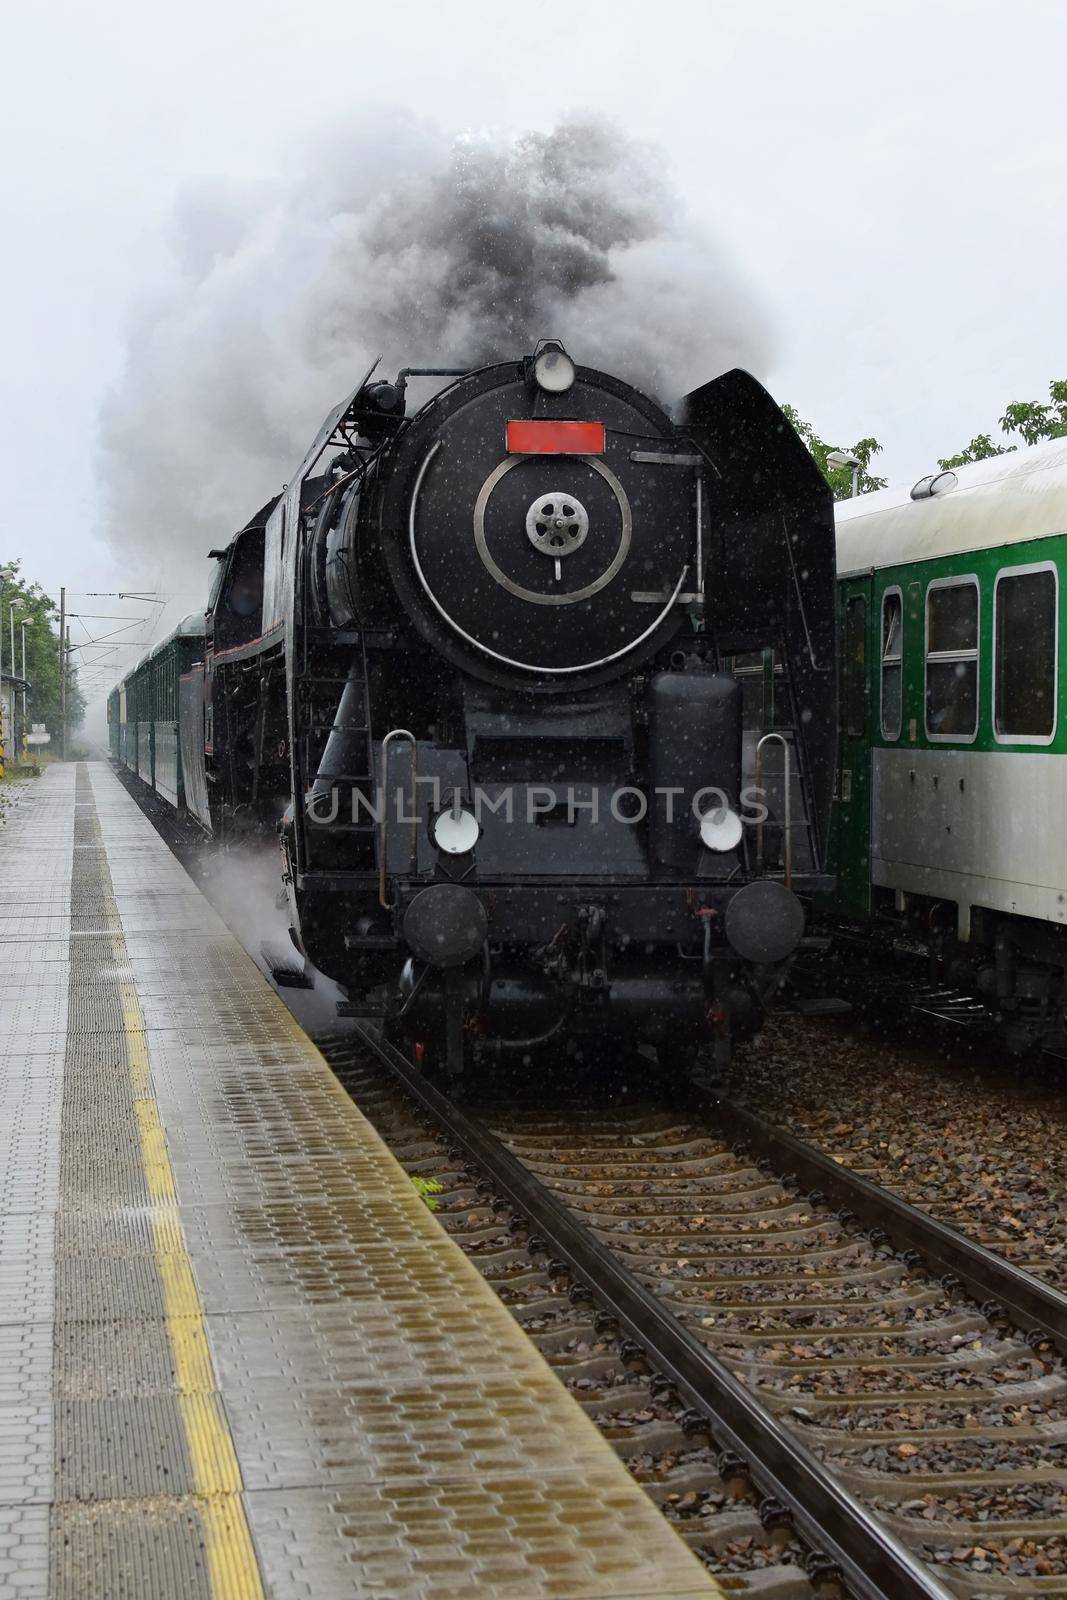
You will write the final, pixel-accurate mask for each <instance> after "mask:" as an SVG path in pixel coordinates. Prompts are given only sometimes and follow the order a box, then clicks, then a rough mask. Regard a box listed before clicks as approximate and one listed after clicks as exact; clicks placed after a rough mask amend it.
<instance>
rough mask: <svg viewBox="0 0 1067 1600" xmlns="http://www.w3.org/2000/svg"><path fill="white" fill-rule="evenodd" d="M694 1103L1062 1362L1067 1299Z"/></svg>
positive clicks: (756, 1126)
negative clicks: (1048, 1346)
mask: <svg viewBox="0 0 1067 1600" xmlns="http://www.w3.org/2000/svg"><path fill="white" fill-rule="evenodd" d="M701 1104H702V1108H703V1109H704V1111H705V1112H706V1113H708V1114H710V1115H711V1116H712V1117H713V1119H714V1121H715V1123H716V1125H718V1126H720V1127H721V1128H722V1129H723V1130H724V1131H725V1132H726V1134H727V1137H728V1138H731V1139H732V1140H734V1142H735V1143H736V1144H737V1145H738V1146H739V1147H741V1148H743V1149H745V1150H747V1151H749V1152H750V1153H751V1154H752V1155H753V1156H755V1157H756V1158H757V1159H759V1158H761V1157H762V1158H763V1159H764V1160H766V1161H769V1162H770V1163H771V1165H772V1166H773V1167H774V1168H775V1171H776V1173H778V1174H779V1175H780V1174H782V1173H785V1174H786V1175H787V1176H788V1175H793V1176H795V1178H796V1179H797V1181H798V1183H799V1184H800V1186H801V1188H802V1189H805V1190H807V1191H808V1193H809V1194H811V1193H818V1194H820V1195H822V1196H825V1198H826V1199H827V1200H828V1201H829V1202H830V1204H831V1205H833V1206H836V1207H839V1208H847V1209H848V1210H849V1211H852V1212H853V1213H854V1214H855V1215H856V1217H857V1218H858V1219H859V1220H860V1221H861V1222H862V1223H864V1225H865V1226H867V1227H868V1228H871V1227H874V1228H880V1229H881V1230H882V1231H883V1232H884V1233H885V1234H886V1236H887V1237H888V1239H889V1240H890V1242H891V1243H892V1244H893V1246H894V1248H895V1249H897V1250H914V1251H915V1252H916V1253H917V1254H918V1255H920V1256H921V1257H922V1259H923V1263H924V1265H925V1266H927V1267H928V1268H929V1269H931V1270H932V1271H933V1272H934V1273H935V1274H940V1275H942V1276H945V1277H951V1278H955V1279H956V1280H957V1281H958V1283H959V1285H960V1287H961V1288H963V1289H965V1290H966V1292H967V1293H968V1294H970V1295H972V1296H973V1297H974V1299H975V1300H977V1301H978V1303H979V1304H980V1305H981V1306H982V1309H983V1311H985V1312H986V1314H987V1315H988V1316H990V1317H995V1315H996V1313H997V1311H1002V1312H1003V1314H1004V1316H1005V1317H1006V1318H1007V1319H1008V1321H1009V1322H1011V1323H1012V1324H1013V1326H1014V1327H1016V1328H1018V1329H1019V1331H1020V1332H1021V1333H1023V1334H1024V1335H1025V1337H1026V1339H1027V1342H1028V1343H1029V1344H1030V1345H1031V1346H1034V1345H1036V1344H1044V1343H1049V1344H1052V1345H1054V1346H1055V1347H1056V1349H1057V1350H1059V1352H1060V1353H1061V1355H1064V1356H1067V1295H1065V1294H1062V1293H1061V1292H1060V1291H1059V1290H1058V1289H1053V1288H1051V1287H1050V1285H1049V1284H1047V1283H1042V1281H1041V1279H1040V1278H1035V1277H1034V1276H1033V1274H1032V1273H1030V1272H1024V1271H1023V1269H1022V1268H1021V1267H1016V1266H1013V1265H1012V1263H1011V1262H1010V1261H1005V1260H1004V1259H1003V1257H1001V1256H998V1255H996V1254H995V1253H994V1252H993V1251H992V1250H987V1249H986V1248H985V1246H984V1245H980V1244H977V1243H976V1242H975V1241H974V1240H973V1239H968V1238H967V1236H966V1234H963V1233H960V1232H958V1230H957V1229H955V1228H952V1227H950V1226H949V1225H948V1224H947V1223H945V1222H939V1221H938V1220H937V1218H936V1217H932V1216H930V1215H929V1213H927V1212H925V1211H921V1210H920V1209H919V1208H918V1207H917V1206H913V1205H911V1204H909V1202H908V1201H907V1200H901V1199H900V1198H899V1196H897V1195H895V1194H893V1193H892V1192H891V1191H890V1190H888V1189H884V1188H882V1186H881V1185H880V1184H877V1183H872V1182H871V1180H870V1179H869V1178H865V1177H863V1176H862V1175H861V1174H860V1173H858V1172H852V1171H851V1170H850V1169H849V1168H848V1167H846V1166H843V1165H842V1164H841V1162H839V1161H835V1160H834V1159H833V1157H832V1156H828V1155H824V1154H823V1152H822V1151H821V1150H817V1149H816V1148H815V1147H814V1146H813V1145H810V1144H805V1142H804V1141H803V1140H802V1139H798V1138H797V1137H796V1136H795V1134H791V1133H786V1132H785V1131H784V1130H783V1129H781V1128H775V1127H774V1126H773V1124H771V1123H769V1122H767V1121H765V1119H764V1118H763V1117H761V1116H759V1115H758V1114H757V1113H756V1112H754V1111H750V1110H749V1109H748V1107H747V1106H743V1105H739V1104H738V1103H737V1101H735V1100H730V1099H722V1100H719V1099H714V1098H703V1097H702V1101H701Z"/></svg>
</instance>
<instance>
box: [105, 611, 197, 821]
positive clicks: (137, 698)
mask: <svg viewBox="0 0 1067 1600" xmlns="http://www.w3.org/2000/svg"><path fill="white" fill-rule="evenodd" d="M203 655H204V613H203V612H202V611H196V612H193V613H192V614H191V615H190V616H187V617H185V618H184V619H183V620H182V621H181V622H180V623H179V624H178V627H177V628H176V629H175V631H174V633H172V634H171V635H170V636H169V638H166V639H164V640H162V641H161V643H159V644H157V645H155V646H153V648H152V649H151V650H149V651H148V652H147V653H146V654H145V655H143V656H142V657H141V659H140V660H139V661H138V662H137V664H136V665H135V666H134V667H133V668H132V669H131V670H130V671H129V672H128V673H127V674H126V676H125V678H123V680H122V682H121V683H120V684H118V685H117V686H116V688H114V689H113V690H112V691H111V694H110V695H109V696H108V703H107V716H108V747H109V750H110V753H111V757H112V760H114V761H115V762H117V763H118V764H119V765H121V766H124V767H126V768H127V769H128V770H129V771H130V772H133V773H136V774H137V776H138V777H139V778H140V779H141V780H142V781H143V782H144V783H146V784H148V786H149V787H150V788H152V789H154V790H155V791H156V793H157V794H158V795H160V796H161V798H162V799H164V800H166V801H167V802H168V803H169V804H170V805H172V806H182V805H184V803H185V802H184V794H185V790H184V781H183V776H182V759H181V741H180V738H179V731H178V701H179V692H180V690H179V685H180V681H181V678H182V675H183V674H184V673H187V672H188V671H189V668H190V667H191V666H192V664H193V662H194V661H201V660H202V659H203Z"/></svg>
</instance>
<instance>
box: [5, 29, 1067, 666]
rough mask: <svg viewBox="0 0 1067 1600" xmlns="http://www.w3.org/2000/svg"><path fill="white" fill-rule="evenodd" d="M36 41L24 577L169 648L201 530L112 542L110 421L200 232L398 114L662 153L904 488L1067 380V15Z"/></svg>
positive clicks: (18, 443) (794, 385)
mask: <svg viewBox="0 0 1067 1600" xmlns="http://www.w3.org/2000/svg"><path fill="white" fill-rule="evenodd" d="M5 44H6V50H5V55H6V69H7V70H6V72H5V74H4V92H3V94H2V95H0V148H2V149H3V151H4V157H3V161H2V164H0V216H2V220H3V225H4V226H3V234H4V240H5V243H4V248H3V250H2V252H0V307H2V308H3V309H2V317H3V336H2V352H3V360H2V376H0V384H2V390H0V393H2V416H3V427H2V429H0V451H2V463H0V465H2V470H3V482H4V485H5V495H4V501H5V513H6V514H5V517H4V526H3V532H2V536H0V555H2V556H3V557H5V558H11V557H20V558H21V559H22V561H23V564H24V572H25V574H26V575H27V576H28V577H31V578H36V579H38V580H39V581H40V582H41V583H42V584H44V586H45V587H46V588H47V589H49V591H50V592H53V593H56V592H57V591H58V588H59V585H60V584H61V583H66V584H67V586H68V587H69V588H70V589H71V590H72V591H75V592H77V593H81V592H84V591H88V590H94V589H99V590H109V589H118V588H133V587H137V586H143V585H147V586H149V587H152V588H157V589H159V590H160V591H162V592H165V593H167V594H169V595H170V597H171V603H170V605H169V607H168V613H167V616H166V617H164V618H163V619H161V620H160V621H159V622H158V623H157V624H155V626H156V631H157V634H158V633H159V632H160V631H161V630H162V629H163V628H165V627H166V626H167V625H168V623H169V620H170V619H171V618H173V617H175V616H177V615H179V614H181V613H182V612H183V611H186V610H189V609H191V608H192V607H193V606H194V605H196V604H197V603H198V602H200V601H201V600H202V593H200V592H198V589H197V587H196V586H195V585H192V584H190V581H189V578H188V575H187V572H186V571H185V570H184V569H181V567H180V564H178V563H176V562H175V560H174V548H175V541H176V540H177V539H178V538H179V537H180V534H179V533H178V532H176V530H175V529H174V528H166V527H161V528H160V529H159V533H158V538H153V539H150V540H149V541H147V543H148V545H149V547H150V548H149V549H148V550H147V551H146V548H145V543H146V542H145V540H144V539H143V538H138V539H137V540H131V546H130V550H129V551H128V552H123V551H122V550H118V551H116V550H115V549H113V548H112V547H111V546H109V545H108V544H106V543H104V542H102V541H101V538H100V529H101V518H102V501H101V485H100V475H99V443H98V440H99V414H100V409H101V405H102V402H103V401H104V399H105V396H106V395H107V393H108V391H109V389H110V388H111V387H112V386H113V385H114V384H115V383H116V381H117V379H118V377H119V374H120V372H121V368H122V364H123V361H124V357H125V349H126V340H127V334H128V330H129V329H130V327H131V326H132V325H133V322H134V319H136V318H137V317H139V316H142V315H143V313H144V311H145V307H146V305H149V304H150V303H151V301H152V298H153V296H155V295H156V294H157V293H158V292H159V286H160V285H161V284H163V283H165V282H166V281H167V280H168V278H169V277H171V276H172V275H173V272H174V261H173V253H172V243H173V238H174V227H173V219H174V216H175V208H176V205H178V204H179V203H181V201H182V197H183V195H187V194H188V192H189V190H190V189H191V188H192V189H194V190H196V189H197V188H198V186H201V185H204V184H207V185H208V186H210V187H212V188H214V189H215V190H216V192H217V191H218V188H219V186H220V185H225V183H226V182H227V181H229V180H232V181H233V182H234V183H236V184H238V185H241V186H244V185H246V184H249V183H261V184H262V185H263V186H264V194H269V193H270V192H271V189H272V186H274V185H276V184H277V183H279V182H281V181H284V182H286V183H291V182H292V181H293V179H294V178H295V177H299V175H300V174H301V172H302V171H308V170H309V165H310V166H312V167H313V165H314V163H315V162H316V161H317V160H319V159H321V156H320V152H321V151H322V149H323V147H324V141H325V140H328V139H329V137H330V130H331V129H336V130H337V134H336V137H337V142H338V147H339V148H343V139H344V130H345V129H346V128H347V127H348V126H349V124H350V121H351V119H352V118H353V116H359V115H361V114H363V113H365V111H366V109H367V108H368V107H369V108H372V109H373V110H374V114H375V115H377V116H378V117H380V122H381V141H382V148H383V150H384V149H386V148H388V146H389V142H390V127H391V118H390V112H389V109H388V108H389V107H390V106H396V107H398V108H402V109H403V110H404V111H406V112H408V113H414V114H415V115H416V116H421V117H425V118H427V119H429V120H430V121H432V122H434V123H436V124H438V125H439V126H442V127H444V128H445V129H464V128H467V129H474V130H484V129H499V130H501V131H502V132H514V131H523V130H528V129H544V130H548V129H549V128H551V127H553V126H554V125H555V124H556V123H557V122H558V121H559V120H560V119H561V118H562V117H567V116H573V115H579V116H581V115H589V114H598V115H605V116H608V117H611V118H614V119H615V120H616V121H617V122H618V123H619V124H620V125H621V126H622V127H623V128H624V129H625V130H626V132H627V133H628V134H629V135H631V136H633V137H637V138H639V139H647V140H652V141H655V142H656V143H657V144H658V145H659V146H660V147H661V148H662V150H663V152H664V156H665V160H666V163H667V166H668V168H669V172H670V177H671V181H672V182H673V184H674V186H675V188H676V189H677V190H679V191H680V193H681V194H682V195H683V196H684V198H685V200H686V202H687V204H688V206H689V208H690V209H691V211H692V212H693V213H694V215H695V216H696V218H697V219H698V220H699V221H700V222H701V223H702V224H704V225H705V226H706V227H707V228H708V229H709V230H710V231H711V232H712V234H713V235H714V236H715V238H716V240H717V241H718V244H719V246H720V247H721V250H720V254H722V253H723V252H724V253H725V255H726V257H727V258H728V260H729V262H730V264H731V266H732V269H733V272H734V275H735V276H736V277H737V278H738V279H739V280H740V281H741V282H742V283H743V284H744V285H745V288H746V299H747V301H748V302H749V303H750V304H751V305H752V306H753V307H755V308H756V309H755V311H754V312H753V315H754V316H757V317H758V318H759V320H760V322H761V331H760V337H759V339H758V340H756V341H755V342H756V344H757V345H758V346H759V348H761V349H765V350H766V351H767V352H768V353H767V357H766V367H765V370H763V371H761V372H760V373H759V376H760V377H761V378H762V379H763V380H764V381H765V382H766V383H767V384H768V386H769V387H770V388H771V390H772V392H774V393H775V394H776V396H777V397H778V398H779V399H782V400H791V401H792V402H793V403H794V404H795V405H796V406H797V407H798V408H799V409H800V411H801V412H802V413H803V414H804V415H806V416H807V417H809V418H810V419H811V421H813V422H814V423H815V425H816V427H817V428H818V429H819V431H820V432H821V433H822V434H823V435H824V436H825V437H832V438H833V439H834V440H835V441H837V442H841V443H848V442H851V441H852V440H853V439H854V438H856V437H858V436H860V435H861V434H865V433H874V434H876V435H877V436H878V438H879V439H880V440H881V441H882V443H883V445H884V446H885V454H884V456H883V457H882V458H881V465H880V467H879V469H878V470H881V471H882V472H883V473H885V474H886V475H888V476H889V477H890V479H891V480H908V479H913V478H915V477H918V476H919V475H920V474H921V473H922V472H924V471H926V470H928V469H929V468H930V467H931V465H932V464H933V461H934V458H935V457H936V456H937V455H939V454H945V453H947V452H949V451H951V450H954V449H956V448H958V447H959V446H960V445H962V444H963V443H965V442H966V441H967V440H968V439H969V438H970V437H971V436H972V435H973V434H974V433H976V432H979V431H985V430H988V429H990V428H991V427H992V426H993V424H994V423H995V419H996V417H997V416H998V415H999V414H1000V412H1001V410H1002V409H1003V406H1004V404H1005V402H1007V401H1008V400H1012V399H1022V398H1041V397H1043V396H1044V394H1045V391H1046V388H1047V384H1048V381H1049V380H1050V379H1051V378H1055V377H1067V349H1065V323H1067V316H1065V311H1064V287H1065V284H1064V279H1065V272H1064V264H1065V262H1067V205H1065V203H1064V201H1065V194H1064V189H1065V181H1064V179H1065V171H1067V164H1065V158H1067V123H1065V121H1064V117H1063V93H1064V90H1063V84H1064V73H1065V66H1067V51H1065V46H1067V20H1065V14H1064V12H1063V11H1062V8H1061V7H1060V6H1058V5H1056V4H1052V3H1049V4H1045V3H1026V0H1024V3H1021V4H1019V3H1016V4H1014V5H1012V6H1010V7H1007V6H1004V5H999V4H998V5H992V4H985V3H967V4H964V3H941V4H939V3H937V0H933V3H926V4H921V3H915V0H892V3H883V0H876V3H873V4H860V5H856V4H855V3H853V4H844V3H836V0H809V3H807V4H804V3H803V0H798V3H794V4H779V3H768V4H763V5H758V4H749V5H746V6H742V5H740V4H729V5H728V4H720V3H717V0H708V3H703V4H700V3H692V0H674V3H673V4H672V5H671V6H670V7H663V8H659V9H658V10H657V8H655V7H653V6H649V5H648V4H647V3H643V4H636V3H634V0H613V3H610V4H608V3H603V4H602V3H600V0H538V3H536V4H533V3H531V4H529V5H526V6H523V5H522V4H515V3H512V4H503V3H501V0H494V3H492V4H488V3H481V0H450V3H448V4H445V3H438V4H427V3H425V0H408V3H407V4H403V5H399V4H395V3H394V4H387V5H381V6H372V5H370V4H368V3H367V0H344V3H340V0H320V3H319V4H318V5H316V6H315V7H312V8H307V9H303V8H301V9H299V10H298V9H297V8H295V7H287V6H280V5H277V4H261V3H260V4H251V3H248V0H216V3H215V4H206V3H203V0H192V3H189V4H186V5H184V6H183V7H182V8H181V9H180V11H179V10H178V9H177V8H162V7H160V8H146V7H144V6H143V5H141V4H137V5H134V4H126V3H117V0H102V3H101V4H100V5H99V6H98V7H96V8H86V7H85V6H83V5H80V4H77V5H76V4H71V3H67V0H59V3H54V4H51V5H49V6H48V7H47V8H43V7H36V8H26V7H21V8H19V9H18V10H17V11H16V10H15V9H14V8H13V7H12V8H9V10H8V12H7V16H6V21H5ZM310 175H311V176H313V175H314V174H313V173H311V174H310ZM352 314H353V316H356V315H358V305H356V306H353V308H352ZM649 315H650V317H653V318H654V308H650V309H649ZM545 331H546V332H550V331H551V330H545ZM576 353H577V354H578V355H579V359H580V358H581V352H580V351H578V352H576ZM432 355H433V352H432V351H429V350H420V351H418V352H413V356H416V357H419V358H422V359H428V358H430V357H432ZM621 375H623V376H625V374H621ZM712 375H713V374H710V373H709V374H707V376H712ZM277 376H278V382H279V383H280V384H283V385H284V374H278V375H277ZM357 376H358V375H357ZM151 378H152V374H151V373H147V374H145V373H141V374H139V375H138V381H139V382H141V383H145V382H151ZM335 386H336V385H335V381H334V377H333V374H332V373H330V374H325V373H324V387H323V392H322V395H321V405H320V406H319V407H318V413H320V414H324V413H325V412H326V411H327V410H328V409H329V406H330V405H331V404H332V403H333V401H334V400H335V399H336V398H337V396H336V395H335V394H334V393H333V388H334V387H335ZM225 444H226V441H225V440H224V439H220V440H219V449H220V453H222V454H224V452H225ZM293 465H294V462H293V461H290V460H283V459H279V460H278V462H277V465H276V470H275V472H274V474H273V478H268V479H267V480H266V481H264V482H263V484H262V492H261V493H258V494H257V495H256V496H255V497H254V502H255V503H254V504H249V505H248V506H247V508H243V509H246V510H247V511H248V512H251V511H252V510H253V509H255V504H258V503H261V502H262V501H263V500H265V499H266V498H267V497H268V495H269V494H270V493H271V492H273V491H274V490H275V489H276V488H277V487H278V486H279V485H280V483H281V482H282V481H284V479H285V478H286V476H287V475H288V472H289V470H290V469H291V467H292V466H293ZM179 520H180V508H176V517H175V521H176V522H178V521H179ZM232 523H233V519H232V518H230V519H223V520H222V521H221V522H220V526H219V528H218V534H217V537H218V541H219V542H220V543H222V542H224V541H225V539H226V538H227V537H228V535H229V533H230V532H232V525H231V524H232ZM75 607H76V609H84V610H95V611H100V612H106V611H111V610H116V611H123V612H128V614H129V615H130V616H133V615H138V614H140V610H143V608H140V610H139V609H138V608H137V607H126V606H124V605H122V604H119V605H115V604H113V603H111V602H106V603H105V602H97V603H94V604H92V605H90V604H89V602H88V601H83V600H78V601H77V602H75ZM90 626H92V627H94V628H95V629H96V631H97V632H101V633H102V632H103V631H105V628H106V627H107V626H115V624H110V625H108V624H104V623H99V624H90ZM147 636H148V634H147V628H139V629H136V630H133V631H132V633H131V635H130V637H132V638H133V639H138V640H139V639H142V638H145V637H147ZM72 637H73V638H74V639H75V641H76V640H77V639H78V638H79V637H80V635H79V634H78V632H77V631H75V632H74V634H73V635H72ZM137 653H139V647H138V648H137V649H136V650H133V651H131V655H132V654H137ZM124 659H128V658H124ZM115 665H116V666H117V665H119V663H118V662H116V663H115ZM112 675H113V673H112V672H111V670H110V668H109V669H108V670H106V671H105V670H103V669H102V670H101V671H100V672H99V673H98V674H97V677H98V678H99V679H101V680H102V679H103V678H105V677H110V676H112Z"/></svg>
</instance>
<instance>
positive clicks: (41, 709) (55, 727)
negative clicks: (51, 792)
mask: <svg viewBox="0 0 1067 1600" xmlns="http://www.w3.org/2000/svg"><path fill="white" fill-rule="evenodd" d="M7 564H9V565H10V566H12V567H13V568H14V569H15V577H14V578H13V579H12V580H11V582H10V583H6V584H5V585H4V595H3V603H2V605H0V640H2V644H3V652H2V653H3V662H4V672H5V673H8V672H11V671H12V670H14V672H15V675H16V676H17V677H21V676H22V628H21V624H22V622H23V621H25V622H26V677H27V680H28V681H29V689H28V691H27V693H26V714H27V716H28V718H29V720H30V721H31V722H43V723H44V724H45V725H46V727H47V728H48V731H49V733H50V734H51V735H52V744H53V747H56V748H58V745H59V740H60V735H61V718H60V693H59V627H58V618H59V608H58V607H57V606H56V604H55V601H54V600H52V599H50V598H49V596H48V595H46V594H45V592H44V590H43V589H42V588H41V586H40V584H38V583H31V584H27V583H25V582H24V581H23V580H22V579H21V578H20V577H19V575H18V573H19V567H20V565H21V563H20V562H18V561H12V562H10V563H7ZM0 565H5V563H0ZM12 605H14V607H15V662H14V667H13V665H12V661H11V620H10V619H11V607H12ZM84 711H85V698H84V696H83V695H82V692H81V690H80V689H79V687H78V673H77V668H76V667H75V666H74V665H73V664H71V666H70V667H69V668H68V673H67V726H68V727H69V728H75V727H77V725H78V723H79V722H80V721H81V719H82V715H83V713H84Z"/></svg>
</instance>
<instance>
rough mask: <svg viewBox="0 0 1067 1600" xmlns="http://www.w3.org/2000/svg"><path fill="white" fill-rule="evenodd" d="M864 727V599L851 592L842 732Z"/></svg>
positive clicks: (858, 733) (853, 733)
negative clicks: (843, 727) (843, 728)
mask: <svg viewBox="0 0 1067 1600" xmlns="http://www.w3.org/2000/svg"><path fill="white" fill-rule="evenodd" d="M866 731H867V602H866V600H865V599H864V598H863V596H862V595H853V597H852V599H851V600H850V601H849V602H848V605H847V606H846V607H845V732H846V733H847V734H849V735H850V737H852V738H856V739H861V738H862V737H863V735H864V733H866Z"/></svg>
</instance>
